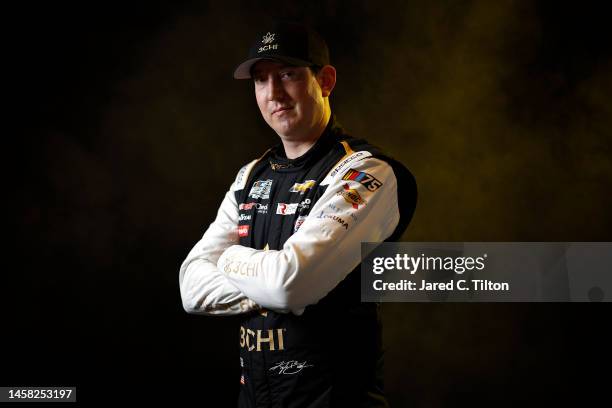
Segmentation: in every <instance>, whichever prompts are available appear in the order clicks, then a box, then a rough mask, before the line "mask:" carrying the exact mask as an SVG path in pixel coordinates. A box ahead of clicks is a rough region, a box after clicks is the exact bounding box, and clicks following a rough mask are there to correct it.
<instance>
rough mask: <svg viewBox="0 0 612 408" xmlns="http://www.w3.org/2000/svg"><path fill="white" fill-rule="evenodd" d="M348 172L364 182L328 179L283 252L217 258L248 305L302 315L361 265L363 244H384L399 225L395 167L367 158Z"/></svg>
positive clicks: (241, 251)
mask: <svg viewBox="0 0 612 408" xmlns="http://www.w3.org/2000/svg"><path fill="white" fill-rule="evenodd" d="M348 171H355V172H357V173H358V174H360V175H361V176H362V177H361V182H359V181H355V180H343V176H345V175H346V174H347V172H343V173H341V172H338V173H337V174H335V176H334V177H330V176H328V177H327V178H326V180H328V179H330V180H329V185H328V187H327V189H326V191H325V193H324V194H323V195H322V196H321V197H320V198H319V200H318V201H317V202H316V203H315V205H314V206H313V207H312V209H311V212H310V214H309V216H308V217H307V218H306V219H305V220H304V222H303V224H302V225H301V227H300V228H299V230H298V231H297V232H296V233H295V234H293V235H292V236H291V237H290V238H289V239H288V240H287V241H286V242H285V245H284V246H283V248H282V250H270V251H264V250H255V249H252V248H247V247H244V246H240V245H233V246H231V247H229V248H228V249H227V250H226V251H225V252H224V253H223V255H221V257H220V258H219V261H218V263H217V266H218V268H219V270H220V271H223V272H224V273H225V274H226V276H227V278H228V280H229V281H230V282H232V283H233V284H234V285H236V286H237V287H238V288H239V289H240V290H241V291H242V293H244V294H245V295H246V296H248V297H249V298H250V299H252V300H253V301H255V302H257V304H259V305H261V306H262V307H266V308H269V309H272V310H275V311H279V312H293V313H294V314H298V315H299V314H302V313H303V311H304V308H305V307H306V306H308V305H312V304H315V303H317V302H318V301H319V300H321V299H322V298H323V297H325V295H327V293H329V292H330V291H331V290H332V289H333V288H334V287H336V285H338V283H340V282H341V281H342V280H343V279H344V278H345V277H346V276H347V275H348V274H349V273H350V272H351V271H352V270H353V269H354V268H355V267H356V266H357V265H358V264H359V263H360V262H361V242H379V241H383V240H385V239H386V238H388V237H389V236H390V235H391V234H392V233H393V231H394V229H395V228H396V226H397V224H398V222H399V208H398V197H397V179H396V177H395V174H394V173H393V169H392V168H391V166H390V165H389V164H387V163H386V162H384V161H382V160H379V159H375V158H364V159H362V160H360V161H357V162H352V163H351V165H350V169H348ZM353 174H354V173H353ZM344 178H347V177H344ZM324 183H325V182H324ZM324 183H322V184H324ZM245 271H246V272H247V273H245Z"/></svg>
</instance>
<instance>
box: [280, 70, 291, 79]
mask: <svg viewBox="0 0 612 408" xmlns="http://www.w3.org/2000/svg"><path fill="white" fill-rule="evenodd" d="M280 76H281V78H293V76H294V75H293V72H292V71H285V72H281V74H280Z"/></svg>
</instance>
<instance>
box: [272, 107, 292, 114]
mask: <svg viewBox="0 0 612 408" xmlns="http://www.w3.org/2000/svg"><path fill="white" fill-rule="evenodd" d="M289 109H293V108H292V107H291V106H283V107H282V108H278V109H275V110H273V111H272V115H274V114H276V113H281V112H284V111H286V110H289Z"/></svg>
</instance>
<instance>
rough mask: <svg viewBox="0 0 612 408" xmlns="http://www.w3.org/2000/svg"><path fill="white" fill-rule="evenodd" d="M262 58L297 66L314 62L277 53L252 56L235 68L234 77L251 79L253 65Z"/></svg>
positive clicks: (306, 65) (304, 65)
mask: <svg viewBox="0 0 612 408" xmlns="http://www.w3.org/2000/svg"><path fill="white" fill-rule="evenodd" d="M261 60H271V61H278V62H284V63H286V64H289V65H295V66H296V67H308V66H310V65H312V63H310V62H308V61H304V60H301V59H298V58H291V57H283V56H277V55H275V56H269V57H257V58H251V59H248V60H246V61H244V62H243V63H242V64H240V65H238V67H236V69H235V70H234V79H251V68H252V67H253V65H255V64H256V63H258V62H259V61H261Z"/></svg>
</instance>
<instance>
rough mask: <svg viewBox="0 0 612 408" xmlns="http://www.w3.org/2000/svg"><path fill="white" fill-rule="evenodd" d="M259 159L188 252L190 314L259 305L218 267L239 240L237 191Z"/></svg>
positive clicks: (184, 275) (185, 287)
mask: <svg viewBox="0 0 612 408" xmlns="http://www.w3.org/2000/svg"><path fill="white" fill-rule="evenodd" d="M255 162H256V161H254V162H251V163H249V164H248V165H246V166H244V167H243V168H242V169H240V172H239V173H238V176H237V177H236V181H234V183H233V184H232V186H231V188H230V190H229V191H228V192H227V193H226V194H225V198H224V199H223V202H222V203H221V206H220V207H219V211H218V212H217V218H216V219H215V221H214V222H213V223H212V224H211V225H210V226H209V227H208V229H207V230H206V232H205V233H204V236H203V237H202V239H200V241H198V243H197V244H196V245H195V246H194V247H193V249H192V250H191V251H190V252H189V254H188V255H187V258H186V259H185V261H184V262H183V264H182V265H181V268H180V272H179V286H180V290H181V299H182V302H183V308H184V309H185V311H186V312H187V313H192V314H204V315H234V314H238V313H244V312H248V311H250V310H254V309H257V308H259V306H258V305H257V304H256V303H255V302H253V301H252V300H251V299H249V298H247V297H246V296H245V295H244V294H243V293H242V292H241V291H240V289H238V288H237V287H236V286H235V285H233V284H232V283H231V282H229V281H228V279H227V277H226V276H225V275H224V274H223V273H221V272H219V270H217V260H218V259H219V256H220V255H221V254H222V253H223V251H224V250H226V249H227V248H228V247H229V246H231V245H234V244H237V243H238V205H237V204H236V197H235V194H234V192H235V191H236V190H239V189H240V188H241V187H243V185H244V183H246V179H247V178H248V177H247V175H248V172H249V171H250V168H252V166H253V165H254V164H255Z"/></svg>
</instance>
